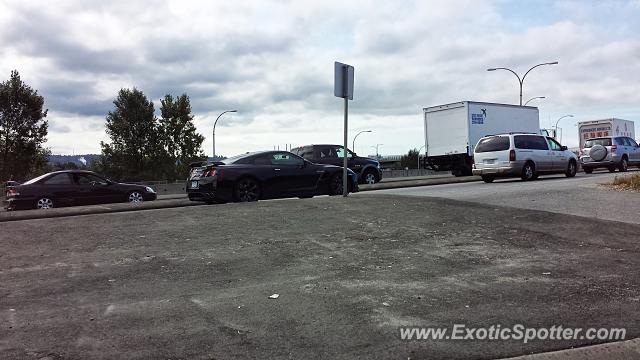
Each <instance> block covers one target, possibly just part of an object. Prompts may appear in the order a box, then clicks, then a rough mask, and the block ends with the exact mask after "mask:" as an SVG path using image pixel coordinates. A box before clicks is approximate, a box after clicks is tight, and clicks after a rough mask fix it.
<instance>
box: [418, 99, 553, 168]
mask: <svg viewBox="0 0 640 360" xmlns="http://www.w3.org/2000/svg"><path fill="white" fill-rule="evenodd" d="M423 111H424V135H425V143H424V145H425V149H426V150H425V153H426V156H425V167H430V168H431V169H434V170H451V173H452V174H453V175H455V176H465V175H471V168H472V165H473V149H474V147H475V146H476V144H477V143H478V140H480V138H481V137H483V136H486V135H492V134H503V133H510V132H526V133H535V134H538V133H539V132H540V120H539V116H538V108H536V107H531V106H517V105H507V104H494V103H486V102H475V101H461V102H457V103H452V104H446V105H439V106H432V107H427V108H424V109H423Z"/></svg>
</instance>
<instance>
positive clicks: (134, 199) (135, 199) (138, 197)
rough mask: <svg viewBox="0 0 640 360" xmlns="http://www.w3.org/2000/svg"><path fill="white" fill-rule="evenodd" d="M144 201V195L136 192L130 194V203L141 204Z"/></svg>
mask: <svg viewBox="0 0 640 360" xmlns="http://www.w3.org/2000/svg"><path fill="white" fill-rule="evenodd" d="M142 201H144V198H143V197H142V194H140V193H139V192H137V191H134V192H132V193H131V194H129V202H130V203H139V202H142Z"/></svg>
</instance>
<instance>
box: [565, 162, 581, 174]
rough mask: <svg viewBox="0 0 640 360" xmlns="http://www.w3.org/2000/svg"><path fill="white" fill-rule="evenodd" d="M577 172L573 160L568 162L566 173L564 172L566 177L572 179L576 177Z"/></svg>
mask: <svg viewBox="0 0 640 360" xmlns="http://www.w3.org/2000/svg"><path fill="white" fill-rule="evenodd" d="M577 171H578V165H577V164H576V162H575V161H573V160H571V161H569V165H568V166H567V171H566V172H565V175H566V176H567V177H574V176H576V172H577Z"/></svg>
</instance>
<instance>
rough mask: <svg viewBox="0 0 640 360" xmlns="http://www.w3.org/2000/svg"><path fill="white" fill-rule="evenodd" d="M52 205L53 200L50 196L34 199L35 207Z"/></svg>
mask: <svg viewBox="0 0 640 360" xmlns="http://www.w3.org/2000/svg"><path fill="white" fill-rule="evenodd" d="M52 207H53V201H52V200H51V199H50V198H46V197H43V198H40V199H38V201H36V208H37V209H45V210H46V209H51V208H52Z"/></svg>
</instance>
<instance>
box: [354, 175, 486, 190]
mask: <svg viewBox="0 0 640 360" xmlns="http://www.w3.org/2000/svg"><path fill="white" fill-rule="evenodd" d="M481 180H482V178H480V177H479V176H464V177H453V178H452V177H446V178H440V179H420V180H395V181H389V182H379V183H377V184H373V185H360V186H359V188H360V191H373V190H384V189H398V188H406V187H417V186H428V185H444V184H457V183H468V182H476V181H481Z"/></svg>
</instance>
